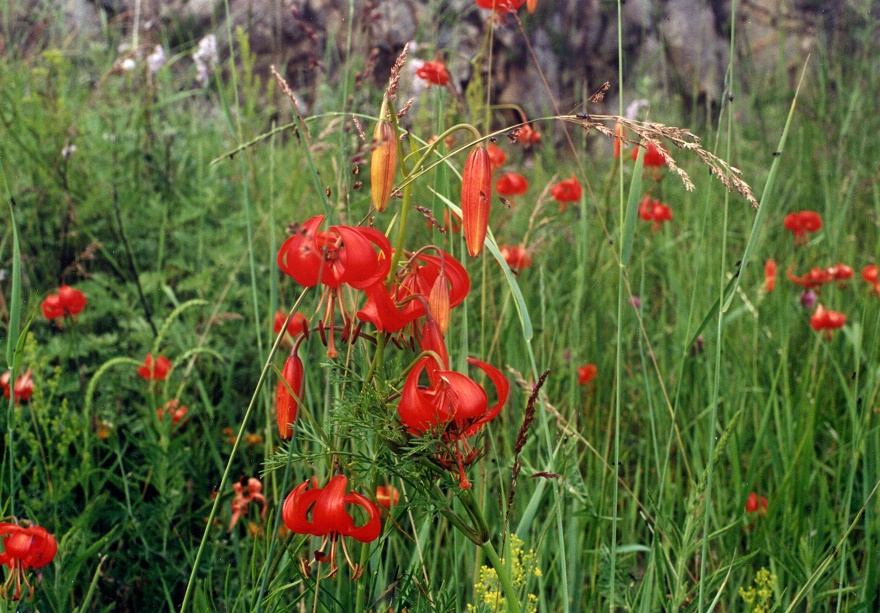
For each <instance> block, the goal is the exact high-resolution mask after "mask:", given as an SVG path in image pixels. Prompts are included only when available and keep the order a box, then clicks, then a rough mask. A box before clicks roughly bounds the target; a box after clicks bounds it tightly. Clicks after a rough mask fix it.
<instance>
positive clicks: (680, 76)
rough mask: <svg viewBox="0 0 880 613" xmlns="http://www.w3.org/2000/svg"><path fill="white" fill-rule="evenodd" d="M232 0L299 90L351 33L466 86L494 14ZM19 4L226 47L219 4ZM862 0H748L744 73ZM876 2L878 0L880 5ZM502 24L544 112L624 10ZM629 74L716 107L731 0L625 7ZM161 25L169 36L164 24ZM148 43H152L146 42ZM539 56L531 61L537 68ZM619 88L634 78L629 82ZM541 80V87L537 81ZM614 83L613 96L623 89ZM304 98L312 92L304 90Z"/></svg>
mask: <svg viewBox="0 0 880 613" xmlns="http://www.w3.org/2000/svg"><path fill="white" fill-rule="evenodd" d="M352 2H353V4H351V5H350V4H349V1H348V0H229V6H230V15H229V17H228V18H229V19H230V20H231V24H232V26H233V31H234V30H235V28H236V27H242V28H244V29H245V30H246V31H247V32H248V33H249V35H250V44H251V49H252V50H253V51H254V52H255V53H256V54H257V55H258V57H259V60H258V69H263V70H265V69H266V68H267V67H268V65H269V64H270V63H274V64H276V65H279V66H282V65H286V66H287V67H288V68H287V76H288V77H289V78H290V80H291V82H292V84H294V85H295V86H296V87H297V88H305V89H308V87H309V86H310V85H311V84H312V83H313V82H315V81H316V79H315V74H316V71H323V72H325V73H328V74H329V75H331V80H332V75H333V74H334V73H335V71H336V69H337V67H338V66H339V65H340V64H341V63H343V62H345V61H346V58H345V50H346V49H347V47H348V37H349V32H351V35H352V40H353V45H352V49H353V51H352V52H353V53H355V54H358V55H362V56H363V58H359V60H360V61H359V65H362V64H363V63H364V62H363V60H365V59H366V57H367V56H369V55H370V53H371V50H373V49H375V50H376V51H377V53H378V58H377V61H376V63H375V68H374V70H375V77H376V86H377V87H381V86H382V85H383V84H384V81H385V79H386V78H387V74H388V68H389V67H390V65H391V63H392V62H393V60H394V58H395V57H396V56H397V54H398V53H399V51H400V49H401V48H402V47H403V45H404V44H405V43H407V42H410V41H416V42H418V43H420V45H419V52H418V53H419V57H420V58H421V59H423V60H424V59H433V57H432V56H433V54H434V52H435V51H436V52H438V53H439V54H440V55H441V56H442V57H443V58H444V59H445V60H446V62H447V64H448V65H449V67H450V70H451V71H452V74H453V76H454V78H455V79H456V80H457V81H458V84H459V85H460V86H461V85H463V84H464V83H463V82H464V81H466V80H467V79H469V78H470V75H471V71H472V68H471V61H472V59H473V57H474V56H475V55H476V54H477V53H478V52H479V50H480V49H481V48H482V45H483V36H484V33H485V31H486V23H487V20H488V19H490V18H491V17H490V15H489V13H488V12H487V11H483V10H480V9H478V8H477V7H476V6H475V3H474V1H473V0H352ZM26 4H30V3H26V2H13V3H11V7H13V8H12V10H13V15H12V22H13V23H15V24H18V25H19V27H20V28H23V29H24V31H27V28H29V27H35V26H34V20H35V19H36V18H35V14H45V15H50V14H51V15H61V16H62V18H63V19H64V22H65V23H64V28H65V30H66V31H67V32H76V33H78V34H79V35H81V36H98V35H100V31H101V15H100V11H104V12H105V17H106V18H110V19H111V20H113V21H114V22H115V23H123V24H124V25H125V26H126V27H128V28H132V27H134V24H135V23H137V24H138V27H139V28H140V31H139V34H140V39H141V40H143V41H144V44H149V45H155V43H156V42H159V41H161V40H170V41H171V44H172V46H174V47H175V48H176V50H177V51H186V50H187V49H193V48H194V47H195V45H196V43H197V42H198V40H200V39H201V38H202V37H203V36H205V35H207V34H210V33H213V34H215V36H216V37H217V41H218V45H219V48H220V50H221V55H222V54H223V50H224V49H226V48H228V41H227V40H226V38H227V37H226V32H227V28H226V23H225V20H226V19H227V16H226V15H225V9H224V2H223V0H41V2H39V4H38V7H41V8H42V9H43V12H42V13H40V12H39V11H40V9H39V8H38V9H34V8H33V7H25V5H26ZM863 5H864V2H859V1H858V0H837V1H836V0H747V1H746V0H742V1H741V2H738V12H737V23H736V28H737V30H736V32H737V42H738V45H737V49H736V51H737V55H738V61H739V62H740V70H739V72H740V74H747V75H749V76H751V77H753V78H760V77H761V75H762V74H766V73H767V72H768V71H778V70H779V68H780V66H783V67H784V68H785V70H788V71H790V72H791V73H792V74H794V73H795V72H796V69H797V68H798V67H799V66H800V65H801V64H802V62H803V58H804V57H805V55H806V53H807V52H808V51H809V49H810V48H811V47H812V46H813V45H814V44H815V41H816V39H817V36H818V35H819V34H821V30H822V28H823V27H825V28H833V29H835V32H837V33H839V32H840V30H841V24H845V23H851V22H852V20H858V19H862V20H864V19H868V18H870V15H865V14H863V13H864V9H863V8H862V6H863ZM875 10H876V11H878V12H880V8H877V9H875ZM518 15H519V18H520V20H521V23H522V28H523V31H524V32H525V33H526V35H527V37H528V40H529V43H530V45H531V51H530V50H529V49H528V47H527V46H526V45H525V44H524V41H523V33H522V32H521V31H520V27H519V25H517V23H516V20H515V19H514V18H513V17H511V16H507V17H505V18H502V19H499V20H497V21H496V26H495V29H494V34H493V45H494V47H493V71H494V73H493V75H492V83H493V87H494V88H495V90H496V92H495V93H496V96H495V99H496V100H498V101H499V102H502V103H505V102H507V103H515V104H520V105H522V106H523V107H525V108H526V110H527V112H529V113H535V112H539V111H544V110H549V109H547V108H546V107H547V105H548V103H547V100H548V98H547V96H546V93H545V92H544V91H543V85H540V84H541V79H540V76H539V72H538V68H537V67H538V66H540V68H541V70H542V71H543V73H544V75H545V77H546V79H547V83H548V84H549V86H550V88H551V91H552V92H553V95H554V97H555V98H556V100H558V102H559V104H560V108H561V110H570V109H571V108H574V106H575V105H576V104H577V103H578V102H580V101H581V100H582V99H583V98H584V94H585V92H586V93H589V91H593V90H594V89H595V88H597V87H598V86H599V85H601V83H603V82H604V81H610V82H611V83H612V84H615V83H616V81H617V55H618V43H617V38H618V35H617V15H616V7H615V6H614V3H609V2H604V3H603V2H600V0H554V1H552V2H550V1H548V0H538V6H537V10H536V13H535V14H534V15H529V14H528V13H527V12H526V11H525V8H522V9H520V11H519V14H518ZM622 17H623V50H624V62H625V74H627V75H635V76H641V75H647V76H648V77H649V78H652V79H656V80H658V81H661V82H663V83H664V84H671V85H672V86H673V87H674V88H675V89H676V90H677V91H678V92H679V93H680V95H681V96H682V97H683V98H684V100H685V101H701V102H705V103H706V104H708V105H711V104H714V103H717V102H718V101H719V100H720V99H721V97H722V95H723V87H724V74H725V71H726V69H727V63H728V54H729V42H728V41H729V33H730V27H731V24H730V1H729V0H628V1H627V2H625V3H624V5H623V15H622ZM160 32H162V33H163V36H160V35H159V33H160ZM149 49H152V46H151V47H149ZM536 61H537V65H536ZM624 87H625V88H629V87H632V85H630V84H627V83H624ZM539 88H540V91H538V90H539ZM616 91H617V87H614V88H613V89H612V92H611V93H610V94H609V99H611V98H612V97H613V96H615V95H616V93H615V92H616ZM306 95H307V96H308V94H306Z"/></svg>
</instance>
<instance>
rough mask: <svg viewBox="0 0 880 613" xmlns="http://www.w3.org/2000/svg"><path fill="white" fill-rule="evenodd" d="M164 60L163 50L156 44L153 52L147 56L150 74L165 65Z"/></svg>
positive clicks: (165, 59)
mask: <svg viewBox="0 0 880 613" xmlns="http://www.w3.org/2000/svg"><path fill="white" fill-rule="evenodd" d="M166 61H167V58H166V57H165V50H164V49H163V48H162V45H156V48H155V49H154V50H153V52H152V53H151V54H150V55H148V56H147V68H148V69H149V70H150V74H156V73H157V72H159V69H161V68H162V66H164V65H165V62H166Z"/></svg>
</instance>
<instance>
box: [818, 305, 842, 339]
mask: <svg viewBox="0 0 880 613" xmlns="http://www.w3.org/2000/svg"><path fill="white" fill-rule="evenodd" d="M844 324H846V315H844V314H843V313H841V312H839V311H831V310H828V309H826V308H825V307H823V306H822V305H821V304H820V305H819V306H817V307H816V311H815V312H814V313H813V314H812V315H811V316H810V327H812V328H813V330H816V331H817V332H818V331H820V330H824V331H825V338H826V339H831V332H832V331H834V330H837V329H838V328H842V327H843V326H844Z"/></svg>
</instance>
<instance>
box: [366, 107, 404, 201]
mask: <svg viewBox="0 0 880 613" xmlns="http://www.w3.org/2000/svg"><path fill="white" fill-rule="evenodd" d="M396 174H397V142H396V141H395V138H394V129H393V128H392V127H391V124H390V123H389V122H388V121H387V120H385V119H383V120H381V121H380V122H379V123H377V124H376V129H375V130H374V131H373V155H372V157H371V158H370V182H371V185H370V189H371V193H372V196H373V206H374V207H376V210H377V211H379V212H380V213H381V212H382V211H384V210H385V208H386V207H387V206H388V200H389V199H390V198H391V188H392V187H394V175H396Z"/></svg>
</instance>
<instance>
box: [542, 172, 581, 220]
mask: <svg viewBox="0 0 880 613" xmlns="http://www.w3.org/2000/svg"><path fill="white" fill-rule="evenodd" d="M583 193H584V190H583V188H582V187H581V184H580V183H579V182H578V180H577V177H575V176H574V175H571V179H565V180H564V181H560V182H559V183H557V184H556V185H554V186H553V187H551V188H550V195H551V196H553V199H554V200H556V202H558V203H559V212H560V213H562V212H564V211H565V208H566V207H567V206H568V203H569V202H577V201H579V200H580V199H581V196H582V195H583Z"/></svg>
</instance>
